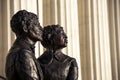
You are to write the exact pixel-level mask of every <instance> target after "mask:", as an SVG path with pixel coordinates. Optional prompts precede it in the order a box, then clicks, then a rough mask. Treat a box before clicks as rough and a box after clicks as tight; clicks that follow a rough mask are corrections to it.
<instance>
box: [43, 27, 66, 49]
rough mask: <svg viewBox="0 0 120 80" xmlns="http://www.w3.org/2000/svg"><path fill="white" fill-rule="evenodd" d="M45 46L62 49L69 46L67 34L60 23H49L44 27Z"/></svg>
mask: <svg viewBox="0 0 120 80" xmlns="http://www.w3.org/2000/svg"><path fill="white" fill-rule="evenodd" d="M41 43H42V45H43V46H44V47H45V48H53V49H61V48H64V47H66V46H67V36H66V34H65V32H64V30H63V28H62V27H61V26H60V25H48V26H46V27H44V29H43V41H42V42H41Z"/></svg>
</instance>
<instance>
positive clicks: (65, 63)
mask: <svg viewBox="0 0 120 80" xmlns="http://www.w3.org/2000/svg"><path fill="white" fill-rule="evenodd" d="M41 43H42V45H43V46H44V47H45V48H46V51H45V52H44V53H43V54H42V55H41V56H40V57H39V58H38V60H39V63H40V66H41V68H42V71H43V75H44V80H77V79H78V66H77V62H76V59H75V58H72V57H69V56H67V55H65V54H63V53H62V51H61V50H62V48H64V47H66V46H67V36H66V34H65V32H64V30H63V28H62V27H61V26H60V25H48V26H46V27H44V29H43V40H42V41H41Z"/></svg>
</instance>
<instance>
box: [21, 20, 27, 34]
mask: <svg viewBox="0 0 120 80" xmlns="http://www.w3.org/2000/svg"><path fill="white" fill-rule="evenodd" d="M22 26H23V31H24V32H26V33H27V32H28V29H27V26H26V24H25V22H24V21H22Z"/></svg>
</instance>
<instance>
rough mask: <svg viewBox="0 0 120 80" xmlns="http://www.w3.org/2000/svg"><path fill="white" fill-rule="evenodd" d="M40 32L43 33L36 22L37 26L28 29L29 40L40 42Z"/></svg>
mask: <svg viewBox="0 0 120 80" xmlns="http://www.w3.org/2000/svg"><path fill="white" fill-rule="evenodd" d="M42 32H43V31H42V27H41V25H40V23H39V22H38V23H37V25H35V26H33V28H31V29H30V38H31V39H32V40H35V41H41V40H42Z"/></svg>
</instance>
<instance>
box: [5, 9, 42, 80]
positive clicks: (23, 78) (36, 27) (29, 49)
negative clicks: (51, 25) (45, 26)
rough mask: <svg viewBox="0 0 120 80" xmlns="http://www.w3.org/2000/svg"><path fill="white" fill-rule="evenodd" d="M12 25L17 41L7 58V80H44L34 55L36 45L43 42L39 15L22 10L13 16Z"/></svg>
mask: <svg viewBox="0 0 120 80" xmlns="http://www.w3.org/2000/svg"><path fill="white" fill-rule="evenodd" d="M10 24H11V29H12V31H13V32H14V33H15V35H16V40H15V42H14V44H13V46H12V47H11V49H10V50H9V53H8V55H7V58H6V68H5V71H6V77H7V80H43V74H42V70H41V68H40V66H39V63H38V62H37V59H36V58H35V53H34V48H35V46H34V45H35V43H36V42H37V41H41V40H42V27H41V26H40V23H39V20H38V17H37V15H36V14H34V13H32V12H28V11H26V10H20V11H18V12H17V13H16V14H15V15H13V17H12V19H11V21H10Z"/></svg>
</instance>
